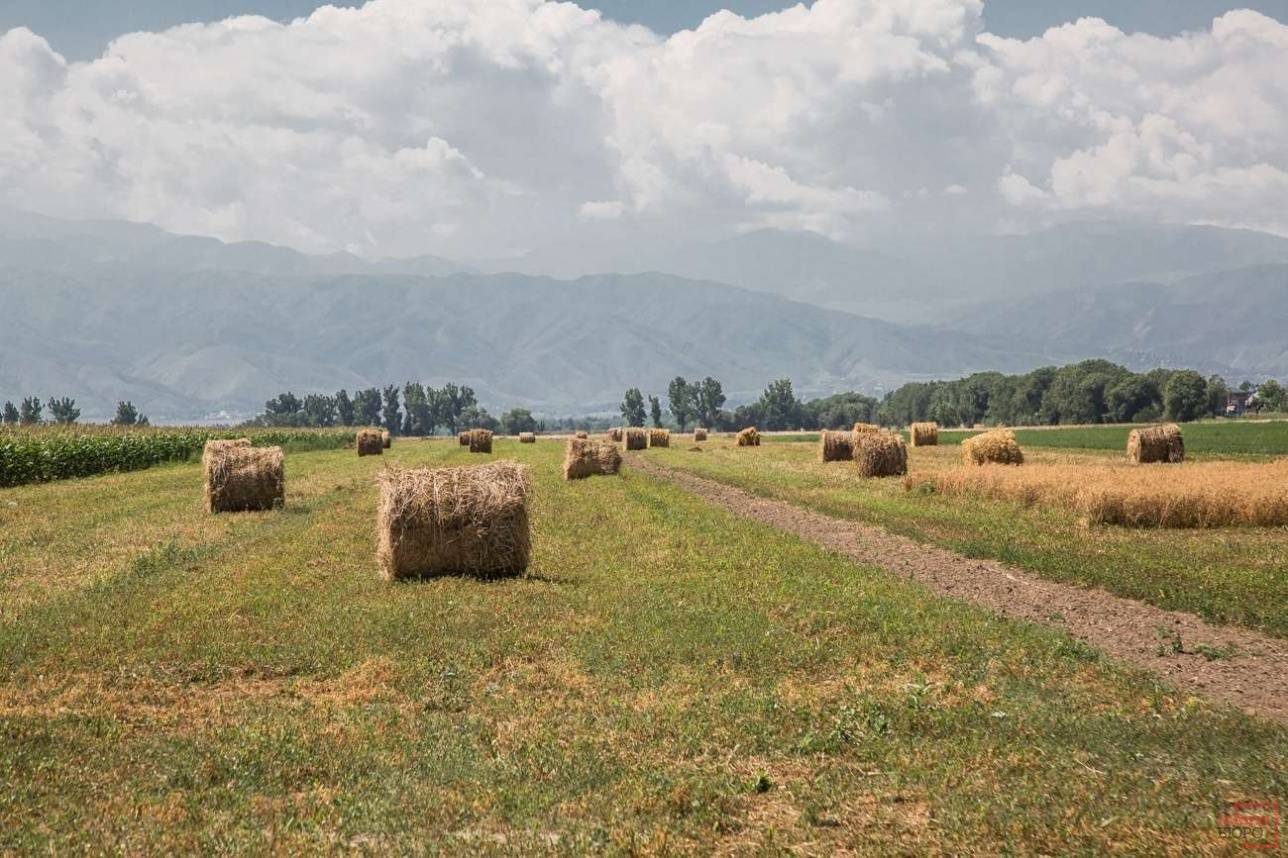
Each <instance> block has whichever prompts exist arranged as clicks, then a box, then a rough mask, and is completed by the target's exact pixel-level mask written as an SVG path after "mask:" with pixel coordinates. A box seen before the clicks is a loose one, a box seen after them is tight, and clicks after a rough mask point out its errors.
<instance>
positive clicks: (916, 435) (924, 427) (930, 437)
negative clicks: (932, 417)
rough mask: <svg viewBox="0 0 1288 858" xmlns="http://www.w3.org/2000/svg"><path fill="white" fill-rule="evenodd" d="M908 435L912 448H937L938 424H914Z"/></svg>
mask: <svg viewBox="0 0 1288 858" xmlns="http://www.w3.org/2000/svg"><path fill="white" fill-rule="evenodd" d="M908 434H909V437H911V438H912V446H914V447H938V446H939V424H938V423H914V424H912V428H911V429H910V430H909V433H908Z"/></svg>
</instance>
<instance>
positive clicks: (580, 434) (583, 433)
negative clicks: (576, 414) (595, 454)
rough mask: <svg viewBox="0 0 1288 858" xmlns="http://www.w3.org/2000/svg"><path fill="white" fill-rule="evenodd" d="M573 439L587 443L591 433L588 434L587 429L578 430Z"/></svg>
mask: <svg viewBox="0 0 1288 858" xmlns="http://www.w3.org/2000/svg"><path fill="white" fill-rule="evenodd" d="M572 437H574V438H580V439H581V440H583V441H585V440H586V439H587V438H589V437H590V433H589V432H587V431H586V430H585V429H578V430H577V431H576V432H574V433H573V436H572Z"/></svg>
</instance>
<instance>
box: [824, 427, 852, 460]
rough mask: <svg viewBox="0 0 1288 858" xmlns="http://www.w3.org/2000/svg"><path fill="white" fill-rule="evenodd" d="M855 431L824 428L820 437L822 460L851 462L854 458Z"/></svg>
mask: <svg viewBox="0 0 1288 858" xmlns="http://www.w3.org/2000/svg"><path fill="white" fill-rule="evenodd" d="M854 438H855V436H854V433H853V432H830V431H827V430H824V431H823V432H822V433H820V435H819V439H818V460H819V461H820V462H849V461H851V460H852V459H853V458H854Z"/></svg>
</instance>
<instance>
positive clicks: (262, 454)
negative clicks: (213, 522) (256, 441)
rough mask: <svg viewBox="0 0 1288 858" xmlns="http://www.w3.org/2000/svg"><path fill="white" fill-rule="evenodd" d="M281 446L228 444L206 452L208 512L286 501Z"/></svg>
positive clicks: (257, 507) (204, 470)
mask: <svg viewBox="0 0 1288 858" xmlns="http://www.w3.org/2000/svg"><path fill="white" fill-rule="evenodd" d="M283 461H284V457H283V456H282V448H281V447H250V446H247V445H239V444H231V445H229V444H224V445H220V446H216V447H213V448H212V447H207V449H206V451H205V452H204V453H203V455H202V462H201V464H202V468H201V470H202V475H203V478H204V483H205V485H204V488H203V491H204V494H205V501H206V510H207V511H208V512H245V511H248V510H261V509H273V508H274V507H277V506H281V505H282V504H283V503H284V502H285V501H286V474H285V470H284V468H283Z"/></svg>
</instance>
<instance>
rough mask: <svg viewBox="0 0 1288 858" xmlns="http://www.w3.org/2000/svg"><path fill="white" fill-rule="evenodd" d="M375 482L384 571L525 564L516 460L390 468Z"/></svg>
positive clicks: (522, 477) (394, 574)
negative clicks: (402, 468) (442, 466)
mask: <svg viewBox="0 0 1288 858" xmlns="http://www.w3.org/2000/svg"><path fill="white" fill-rule="evenodd" d="M379 485H380V505H379V509H378V511H377V514H376V531H377V537H378V547H377V551H376V557H377V560H378V561H379V563H380V569H381V572H382V574H383V576H384V577H385V578H387V579H390V580H394V579H402V578H416V577H421V576H425V575H452V574H468V575H501V574H507V573H519V572H522V571H524V570H525V569H527V567H528V561H529V558H530V557H531V554H532V535H531V530H530V526H529V523H528V496H529V492H530V489H529V481H528V470H527V468H525V467H523V466H522V465H519V464H516V463H514V462H490V463H488V464H486V465H474V466H468V467H462V468H424V469H419V470H401V469H397V468H391V469H389V470H386V471H385V472H384V473H382V474H381V475H380V477H379Z"/></svg>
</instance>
